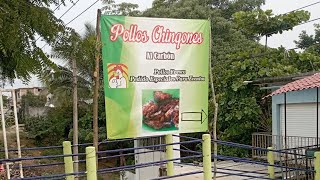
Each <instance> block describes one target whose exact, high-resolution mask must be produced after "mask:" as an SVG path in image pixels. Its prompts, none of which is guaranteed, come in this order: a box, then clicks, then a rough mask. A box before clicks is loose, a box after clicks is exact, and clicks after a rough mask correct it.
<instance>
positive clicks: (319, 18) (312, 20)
mask: <svg viewBox="0 0 320 180" xmlns="http://www.w3.org/2000/svg"><path fill="white" fill-rule="evenodd" d="M317 20H320V17H318V18H315V19H311V20H309V21H306V22H303V23H300V24H297V25H295V26H291V27H285V28H282V29H279V30H276V31H272V32H269V33H266V34H264V35H260V36H258V38H261V37H263V36H267V35H271V34H274V33H277V32H279V31H284V30H288V29H290V28H294V27H296V26H301V25H304V24H308V23H311V22H314V21H317Z"/></svg>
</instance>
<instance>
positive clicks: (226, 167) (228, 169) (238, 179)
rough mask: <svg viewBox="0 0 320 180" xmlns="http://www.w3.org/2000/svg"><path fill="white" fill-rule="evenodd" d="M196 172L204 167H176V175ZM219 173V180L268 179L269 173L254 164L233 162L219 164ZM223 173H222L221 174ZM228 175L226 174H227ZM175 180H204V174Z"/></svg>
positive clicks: (178, 165)
mask: <svg viewBox="0 0 320 180" xmlns="http://www.w3.org/2000/svg"><path fill="white" fill-rule="evenodd" d="M195 171H202V167H199V166H193V165H180V164H176V165H175V174H177V175H178V174H184V173H188V172H195ZM240 171H251V173H250V172H240ZM218 172H219V173H217V179H219V180H220V179H221V180H227V179H230V180H242V179H261V178H258V177H268V175H267V174H266V173H267V172H268V170H267V167H266V166H261V165H253V164H247V163H237V162H233V161H223V162H220V163H218ZM220 172H221V173H220ZM224 172H225V173H226V174H225V173H224ZM227 173H232V174H239V175H246V176H248V175H249V176H254V177H257V178H254V177H242V176H239V175H229V174H227ZM171 179H174V180H202V179H203V173H200V174H193V175H189V176H182V177H176V178H171Z"/></svg>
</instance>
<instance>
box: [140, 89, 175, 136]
mask: <svg viewBox="0 0 320 180" xmlns="http://www.w3.org/2000/svg"><path fill="white" fill-rule="evenodd" d="M179 103H180V98H179V89H168V90H156V91H154V90H146V91H145V92H144V93H143V105H142V115H143V119H142V121H143V126H144V129H146V130H150V131H170V130H178V129H179Z"/></svg>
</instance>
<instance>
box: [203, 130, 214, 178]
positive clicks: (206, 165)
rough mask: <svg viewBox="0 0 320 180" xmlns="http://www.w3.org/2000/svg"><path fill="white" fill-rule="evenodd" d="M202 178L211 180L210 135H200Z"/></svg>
mask: <svg viewBox="0 0 320 180" xmlns="http://www.w3.org/2000/svg"><path fill="white" fill-rule="evenodd" d="M202 140H203V142H202V153H203V176H204V180H211V179H212V171H211V167H212V163H211V137H210V134H204V135H202Z"/></svg>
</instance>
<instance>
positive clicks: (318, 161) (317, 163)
mask: <svg viewBox="0 0 320 180" xmlns="http://www.w3.org/2000/svg"><path fill="white" fill-rule="evenodd" d="M314 157H315V160H314V170H315V171H316V172H315V176H314V179H315V180H320V152H315V153H314Z"/></svg>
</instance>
